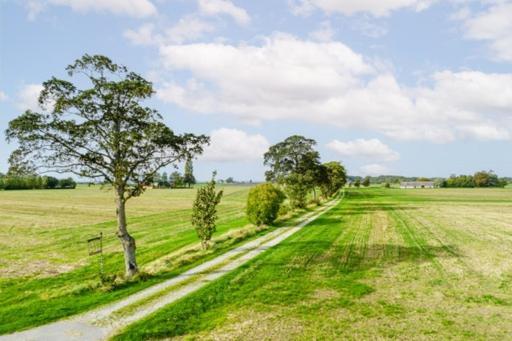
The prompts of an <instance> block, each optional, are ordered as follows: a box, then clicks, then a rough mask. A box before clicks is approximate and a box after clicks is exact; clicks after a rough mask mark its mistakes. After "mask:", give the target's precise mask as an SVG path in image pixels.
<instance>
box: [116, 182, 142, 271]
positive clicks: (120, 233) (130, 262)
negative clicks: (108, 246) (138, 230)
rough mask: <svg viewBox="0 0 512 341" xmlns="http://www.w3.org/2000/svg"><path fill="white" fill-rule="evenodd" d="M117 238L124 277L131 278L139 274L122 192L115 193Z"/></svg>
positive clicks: (133, 241) (133, 240)
mask: <svg viewBox="0 0 512 341" xmlns="http://www.w3.org/2000/svg"><path fill="white" fill-rule="evenodd" d="M116 204H117V212H116V213H117V228H118V230H117V237H118V238H119V240H120V241H121V244H122V245H123V250H124V265H125V276H126V277H127V278H131V277H132V276H133V275H135V274H136V273H138V272H139V268H138V266H137V261H136V258H135V250H136V247H135V239H133V237H132V236H130V234H129V233H128V230H127V228H126V208H125V204H126V201H125V199H124V193H123V191H122V190H118V191H117V197H116Z"/></svg>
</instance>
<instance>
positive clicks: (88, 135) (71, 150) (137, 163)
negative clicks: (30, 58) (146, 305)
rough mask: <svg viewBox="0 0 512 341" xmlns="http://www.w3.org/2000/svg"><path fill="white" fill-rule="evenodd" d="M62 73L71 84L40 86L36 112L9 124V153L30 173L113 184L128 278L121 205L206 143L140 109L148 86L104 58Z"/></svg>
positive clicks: (130, 242) (129, 245)
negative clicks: (12, 148) (30, 166)
mask: <svg viewBox="0 0 512 341" xmlns="http://www.w3.org/2000/svg"><path fill="white" fill-rule="evenodd" d="M66 70H67V71H68V75H69V77H70V78H71V79H70V80H64V79H58V78H55V77H53V78H51V79H50V80H48V81H46V82H44V83H43V90H42V91H41V94H40V96H39V106H40V109H41V110H40V112H34V111H31V110H27V111H26V112H25V113H23V114H22V115H20V116H19V117H17V118H15V119H14V120H12V121H11V122H9V128H8V129H7V132H6V135H7V140H8V141H15V142H18V145H19V148H18V150H17V151H16V152H15V153H18V154H19V155H21V159H22V160H30V161H31V162H33V163H34V166H35V167H36V168H44V169H47V170H51V171H55V172H61V173H72V174H76V175H78V176H80V177H86V178H91V179H102V180H103V181H104V182H105V183H107V184H110V185H112V187H113V188H114V191H113V192H114V194H115V197H116V198H115V199H116V205H117V207H116V212H117V220H118V222H119V223H118V237H119V239H120V241H121V243H122V246H123V249H124V252H125V260H126V263H125V269H126V275H127V276H128V277H130V276H133V275H134V274H136V273H137V271H138V267H137V263H136V257H135V250H136V246H135V240H134V239H133V237H132V236H130V234H129V233H128V229H127V223H126V221H127V220H126V201H127V200H129V199H130V198H132V197H136V196H139V195H141V194H142V193H143V192H144V190H145V188H146V186H147V184H148V183H150V182H152V180H153V178H154V175H155V173H156V172H158V171H159V170H160V169H161V168H163V167H166V166H168V165H170V164H173V163H177V162H180V161H183V160H185V159H186V158H190V157H191V156H192V155H194V154H199V153H201V152H202V151H203V145H204V144H205V143H207V142H208V141H209V138H208V137H206V136H203V135H201V136H195V135H193V134H183V135H177V134H175V133H174V132H173V131H172V130H171V129H170V128H169V127H168V126H166V125H165V124H164V122H163V119H162V116H161V115H160V114H159V113H158V111H156V110H154V109H151V108H149V107H146V106H144V105H142V102H144V101H146V100H148V99H149V98H150V97H151V96H152V95H153V94H154V90H153V84H152V83H151V82H149V81H147V80H146V79H144V78H143V77H141V76H140V75H138V74H136V73H134V72H130V71H129V70H128V69H127V68H126V67H125V66H122V65H117V64H115V63H113V62H112V61H111V60H110V59H109V58H107V57H105V56H100V55H95V56H90V55H87V54H86V55H84V56H83V57H82V58H80V59H78V60H76V61H75V63H73V64H72V65H69V66H68V67H67V68H66ZM66 186H67V184H66Z"/></svg>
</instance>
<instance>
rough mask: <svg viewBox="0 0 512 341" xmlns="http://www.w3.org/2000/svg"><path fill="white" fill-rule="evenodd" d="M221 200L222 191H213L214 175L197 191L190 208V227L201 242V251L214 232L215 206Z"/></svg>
mask: <svg viewBox="0 0 512 341" xmlns="http://www.w3.org/2000/svg"><path fill="white" fill-rule="evenodd" d="M221 198H222V191H219V192H216V191H215V173H214V175H213V177H212V180H211V181H210V182H209V183H208V184H207V185H206V186H203V187H201V188H199V189H198V190H197V195H196V200H195V201H194V206H193V208H192V225H193V226H194V228H195V229H196V232H197V236H198V237H199V239H200V240H201V245H202V246H203V249H207V248H208V246H209V242H210V240H211V239H212V235H213V233H214V232H215V222H216V220H217V205H218V204H219V203H220V199H221Z"/></svg>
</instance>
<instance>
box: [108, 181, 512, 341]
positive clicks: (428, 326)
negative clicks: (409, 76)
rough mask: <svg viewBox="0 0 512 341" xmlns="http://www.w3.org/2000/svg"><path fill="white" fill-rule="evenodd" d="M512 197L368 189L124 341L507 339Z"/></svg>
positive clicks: (492, 192)
mask: <svg viewBox="0 0 512 341" xmlns="http://www.w3.org/2000/svg"><path fill="white" fill-rule="evenodd" d="M511 252H512V191H510V190H508V189H505V190H503V189H434V190H399V189H383V188H368V189H360V190H355V189H351V190H349V192H348V195H347V197H346V199H345V200H344V201H343V202H342V203H341V204H340V205H339V206H337V207H336V208H335V209H333V210H331V211H330V212H329V213H327V214H325V215H324V216H322V217H321V218H319V219H317V220H316V221H314V222H313V223H312V224H310V225H308V226H306V227H305V228H304V229H302V230H300V231H299V232H297V233H296V234H294V235H293V236H292V237H290V238H289V239H287V240H285V241H284V242H282V243H281V244H279V245H278V246H277V247H275V248H273V249H270V250H268V251H267V252H266V253H264V254H262V255H260V256H259V257H257V258H255V259H254V260H253V261H251V262H250V263H248V264H246V265H244V266H242V267H241V268H239V269H238V270H235V271H234V272H232V273H230V274H228V275H227V276H225V277H223V278H222V279H220V280H217V281H215V282H212V283H211V284H209V285H208V286H206V287H204V288H202V289H200V290H199V291H198V292H196V293H194V294H192V295H190V296H188V297H186V298H184V299H182V300H180V301H179V302H177V303H175V304H173V305H170V306H168V307H166V308H164V309H163V310H161V311H159V312H156V313H155V314H153V315H152V316H150V317H148V318H146V319H144V320H142V321H140V322H138V323H135V324H133V325H132V326H130V327H128V328H127V329H126V330H125V331H124V332H123V333H121V334H120V335H118V336H117V338H118V339H129V340H139V339H154V338H165V337H184V338H187V339H215V340H220V339H253V340H256V339H258V340H259V339H272V340H288V339H339V338H348V339H362V338H364V339H382V338H401V339H449V338H452V339H464V338H468V339H499V340H502V339H506V338H507V337H508V336H509V335H511V334H512V282H511V280H512V265H511V263H510V261H509V259H510V254H511Z"/></svg>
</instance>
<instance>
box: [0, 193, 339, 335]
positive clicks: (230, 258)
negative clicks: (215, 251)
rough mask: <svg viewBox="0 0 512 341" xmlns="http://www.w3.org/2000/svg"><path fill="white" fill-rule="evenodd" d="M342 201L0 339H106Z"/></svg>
mask: <svg viewBox="0 0 512 341" xmlns="http://www.w3.org/2000/svg"><path fill="white" fill-rule="evenodd" d="M342 199H343V197H342V198H340V199H334V200H332V201H330V202H329V203H327V204H326V205H324V206H323V207H321V208H320V209H318V210H316V211H313V212H310V213H308V214H306V215H305V216H304V217H303V221H302V222H301V223H300V224H298V225H297V226H292V227H283V228H278V229H276V230H274V231H272V232H270V233H267V234H265V235H264V236H261V237H259V238H257V239H254V240H252V241H250V242H247V243H245V244H243V245H241V246H239V247H237V248H234V249H232V250H230V251H227V252H226V253H224V254H222V255H220V256H218V257H216V258H214V259H212V260H209V261H207V262H205V263H203V264H201V265H198V266H196V267H194V268H192V269H190V270H188V271H186V272H184V273H182V274H180V275H178V276H176V277H173V278H171V279H168V280H166V281H164V282H162V283H159V284H156V285H154V286H151V287H149V288H146V289H144V290H141V291H139V292H138V293H135V294H133V295H131V296H128V297H126V298H124V299H121V300H119V301H117V302H115V303H112V304H109V305H107V306H104V307H101V308H98V309H95V310H92V311H90V312H87V313H84V314H80V315H75V316H72V317H70V318H67V319H63V320H60V321H57V322H52V323H49V324H46V325H43V326H40V327H36V328H33V329H29V330H26V331H21V332H17V333H13V334H7V335H3V336H0V340H1V341H4V340H16V341H19V340H26V341H29V340H87V341H89V340H91V341H92V340H105V339H108V338H109V337H111V336H113V335H114V334H115V332H116V331H119V330H120V329H122V328H124V327H126V326H128V325H129V324H131V323H134V322H136V321H138V320H140V319H142V318H144V317H146V316H148V315H150V314H152V313H154V312H155V311H157V310H159V309H161V308H163V307H164V306H166V305H169V304H171V303H173V302H175V301H177V300H179V299H180V298H182V297H184V296H186V295H188V294H190V293H192V292H194V291H196V290H198V289H200V288H201V287H203V286H205V285H207V284H208V283H209V282H211V281H214V280H216V279H218V278H220V277H222V276H223V275H225V274H226V273H228V272H230V271H232V270H234V269H236V268H238V267H239V266H241V265H243V264H244V263H247V262H248V261H249V260H251V259H253V258H255V257H256V256H258V255H259V254H261V253H262V252H264V251H265V250H267V249H269V248H271V247H273V246H275V245H277V244H279V243H281V242H282V241H283V240H285V239H286V238H288V237H290V236H291V235H292V234H294V233H296V232H297V231H299V230H300V229H301V228H302V227H304V226H306V225H308V224H309V223H311V222H312V221H314V220H315V219H317V218H318V217H319V216H321V215H322V214H323V213H325V212H327V211H328V210H330V209H331V208H333V207H334V206H336V205H337V204H338V203H339V202H340V201H341V200H342Z"/></svg>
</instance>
